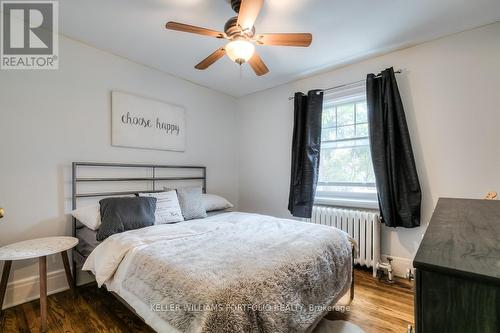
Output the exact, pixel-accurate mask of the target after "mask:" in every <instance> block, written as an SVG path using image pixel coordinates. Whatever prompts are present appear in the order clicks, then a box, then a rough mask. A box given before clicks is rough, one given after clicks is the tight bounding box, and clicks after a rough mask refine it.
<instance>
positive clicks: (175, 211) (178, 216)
mask: <svg viewBox="0 0 500 333" xmlns="http://www.w3.org/2000/svg"><path fill="white" fill-rule="evenodd" d="M139 196H140V197H153V198H156V211H155V224H166V223H174V222H181V221H184V217H183V216H182V211H181V206H179V199H177V193H176V192H175V191H168V192H159V193H139Z"/></svg>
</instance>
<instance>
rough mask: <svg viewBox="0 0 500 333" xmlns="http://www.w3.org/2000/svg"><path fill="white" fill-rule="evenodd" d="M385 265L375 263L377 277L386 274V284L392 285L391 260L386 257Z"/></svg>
mask: <svg viewBox="0 0 500 333" xmlns="http://www.w3.org/2000/svg"><path fill="white" fill-rule="evenodd" d="M387 261H388V262H387V263H377V275H378V276H379V277H381V276H383V275H385V274H384V273H385V272H387V282H389V283H394V277H393V271H392V258H391V257H387Z"/></svg>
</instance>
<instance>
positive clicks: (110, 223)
mask: <svg viewBox="0 0 500 333" xmlns="http://www.w3.org/2000/svg"><path fill="white" fill-rule="evenodd" d="M99 204H100V206H101V220H102V221H101V227H100V228H99V230H98V231H97V236H96V239H97V240H98V241H103V240H105V239H106V238H108V237H109V236H111V235H114V234H117V233H120V232H124V231H127V230H133V229H139V228H143V227H148V226H151V225H153V224H154V223H155V210H156V198H146V197H141V198H140V197H122V198H106V199H102V200H101V201H99Z"/></svg>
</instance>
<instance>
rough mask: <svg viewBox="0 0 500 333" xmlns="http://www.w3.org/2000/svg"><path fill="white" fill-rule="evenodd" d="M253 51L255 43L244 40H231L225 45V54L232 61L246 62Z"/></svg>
mask: <svg viewBox="0 0 500 333" xmlns="http://www.w3.org/2000/svg"><path fill="white" fill-rule="evenodd" d="M254 52H255V45H253V44H252V43H251V42H249V41H246V40H233V41H230V42H229V43H227V45H226V54H227V56H228V57H229V58H230V59H231V60H232V61H234V62H236V63H238V64H240V65H241V64H242V63H244V62H247V61H248V60H249V59H250V58H251V57H252V56H253V54H254Z"/></svg>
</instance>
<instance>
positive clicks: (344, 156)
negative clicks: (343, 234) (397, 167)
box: [317, 95, 377, 200]
mask: <svg viewBox="0 0 500 333" xmlns="http://www.w3.org/2000/svg"><path fill="white" fill-rule="evenodd" d="M348 100H350V102H347V101H348ZM338 101H339V103H335V100H333V99H330V100H326V101H325V107H324V110H323V119H322V135H321V139H322V144H321V160H320V172H319V182H318V187H317V194H319V196H329V197H340V198H343V199H346V198H347V199H349V198H352V199H367V200H376V193H377V190H376V186H375V176H374V173H373V166H372V160H371V154H370V147H369V146H370V145H369V144H370V142H369V139H368V123H367V122H368V116H367V106H366V100H360V99H359V95H356V96H352V97H350V96H347V97H346V96H343V97H342V99H339V100H338Z"/></svg>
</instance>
